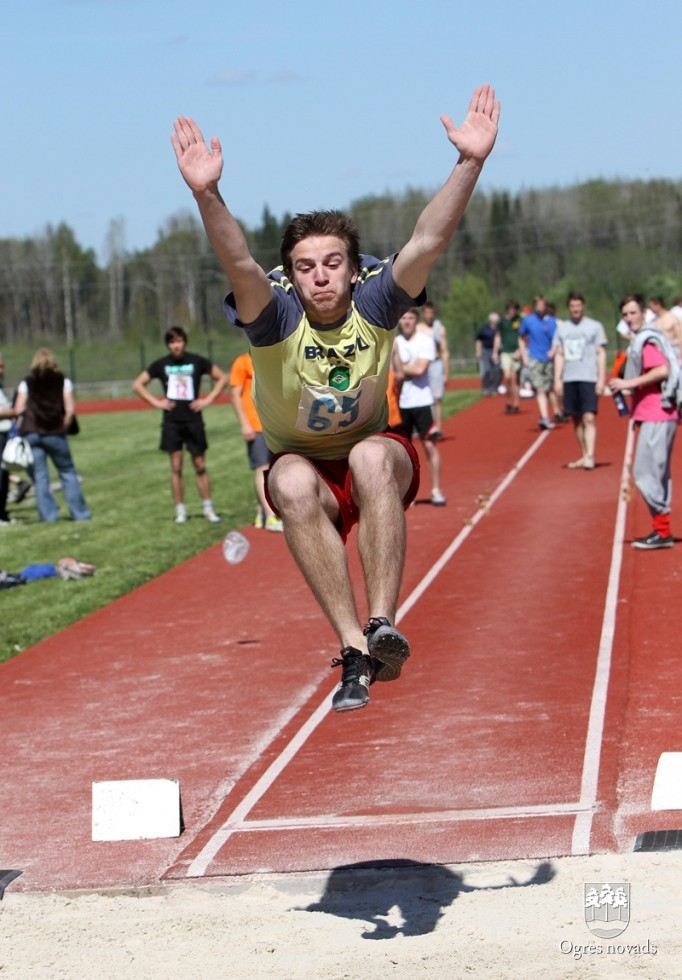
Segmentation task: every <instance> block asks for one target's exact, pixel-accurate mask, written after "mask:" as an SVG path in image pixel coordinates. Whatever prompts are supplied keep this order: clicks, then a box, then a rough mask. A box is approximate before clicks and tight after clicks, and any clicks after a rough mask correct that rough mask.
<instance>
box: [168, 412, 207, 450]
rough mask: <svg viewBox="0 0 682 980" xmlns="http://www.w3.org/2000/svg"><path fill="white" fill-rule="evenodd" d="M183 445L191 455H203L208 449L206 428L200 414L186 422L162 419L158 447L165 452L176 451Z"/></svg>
mask: <svg viewBox="0 0 682 980" xmlns="http://www.w3.org/2000/svg"><path fill="white" fill-rule="evenodd" d="M183 446H186V447H187V452H188V453H189V454H190V455H191V456H203V455H204V453H205V452H206V450H207V449H208V442H207V440H206V430H205V429H204V423H203V420H202V418H201V416H200V415H197V417H196V418H195V419H188V421H186V422H174V421H171V420H170V419H164V420H163V422H162V423H161V443H160V445H159V449H162V450H163V451H164V452H165V453H177V452H178V451H179V450H180V449H182V448H183Z"/></svg>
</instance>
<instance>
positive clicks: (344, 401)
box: [296, 376, 379, 436]
mask: <svg viewBox="0 0 682 980" xmlns="http://www.w3.org/2000/svg"><path fill="white" fill-rule="evenodd" d="M378 381H379V378H378V377H377V376H375V377H373V378H364V379H363V380H362V381H361V383H360V385H359V386H358V387H357V388H351V389H349V390H348V391H337V390H336V389H335V388H329V387H326V386H325V387H319V388H317V387H314V386H313V385H303V389H302V391H301V399H300V401H299V403H298V414H297V416H296V428H297V429H299V430H301V431H303V432H316V433H317V434H318V435H325V436H328V435H329V436H331V435H334V434H335V433H337V432H344V431H348V430H350V429H356V428H357V427H358V426H360V425H363V424H364V423H365V422H367V420H368V419H370V418H371V417H372V413H373V411H374V396H375V392H376V386H377V383H378Z"/></svg>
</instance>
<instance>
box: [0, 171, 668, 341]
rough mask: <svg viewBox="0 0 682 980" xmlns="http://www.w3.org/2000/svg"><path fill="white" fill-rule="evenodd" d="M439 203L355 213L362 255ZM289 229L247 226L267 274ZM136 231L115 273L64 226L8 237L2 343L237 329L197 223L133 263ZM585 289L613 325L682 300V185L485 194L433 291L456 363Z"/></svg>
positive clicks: (114, 249)
mask: <svg viewBox="0 0 682 980" xmlns="http://www.w3.org/2000/svg"><path fill="white" fill-rule="evenodd" d="M432 194H433V189H429V190H422V189H416V188H408V189H407V190H405V191H404V192H403V193H402V194H388V193H387V194H383V195H372V196H368V197H365V198H360V199H359V200H356V201H354V202H353V203H351V205H350V206H349V208H348V211H349V213H350V214H351V216H352V217H353V219H354V220H355V222H356V224H357V225H358V228H359V230H360V236H361V242H362V249H363V251H364V252H366V253H369V254H374V255H378V256H382V257H383V256H384V255H389V254H391V253H392V252H395V251H398V250H399V249H400V248H401V246H402V245H403V244H404V242H405V241H407V239H408V238H409V236H410V235H411V233H412V229H413V228H414V224H415V221H416V220H417V217H418V216H419V214H420V212H421V210H422V209H423V207H424V205H425V204H426V203H427V202H428V201H429V200H430V198H431V196H432ZM289 218H290V216H289V215H288V214H285V215H283V216H282V218H281V219H278V218H277V217H276V216H275V215H273V214H272V212H271V211H270V209H269V208H268V206H267V205H265V206H264V208H263V214H262V219H261V223H260V225H259V226H258V227H257V228H251V229H250V228H244V232H245V234H246V237H247V240H248V242H249V245H250V247H251V249H252V251H253V254H254V255H255V257H256V259H257V260H258V261H259V262H260V263H261V264H262V265H263V267H264V268H266V269H270V268H273V267H274V266H276V265H277V264H278V263H279V242H280V238H281V234H282V231H283V228H284V227H285V225H286V224H287V222H288V221H289ZM124 232H125V229H124V228H123V226H122V222H119V221H115V220H114V221H112V223H111V227H110V232H109V235H108V237H107V243H108V248H107V253H108V254H107V256H106V265H105V267H104V268H100V267H99V266H98V265H97V262H96V260H95V256H94V253H93V251H92V250H91V249H85V248H83V247H81V245H79V243H78V242H77V241H76V239H75V236H74V233H73V231H72V230H71V229H70V228H69V227H68V225H66V224H64V223H62V224H60V225H59V226H58V227H57V228H52V227H49V226H48V227H47V228H46V229H45V232H44V233H43V234H42V235H39V236H35V237H33V238H28V239H24V240H19V239H0V344H10V343H27V344H34V345H37V343H38V342H41V341H43V340H45V341H46V342H50V343H52V344H57V343H59V344H64V345H66V346H67V347H70V346H74V345H78V344H79V343H89V342H91V341H95V340H102V341H105V340H106V341H109V342H112V341H114V342H118V341H123V340H126V339H128V340H129V339H135V340H139V341H152V342H158V340H159V338H160V337H161V335H162V333H163V331H164V330H165V329H166V327H167V326H169V325H170V324H171V323H176V322H178V323H182V324H184V325H185V326H187V327H189V328H190V329H193V330H199V331H200V332H201V333H203V334H204V335H205V336H206V337H207V338H209V339H210V338H214V337H219V336H224V335H225V334H226V332H227V331H229V327H227V326H226V324H225V321H224V319H223V316H222V300H223V296H224V294H225V292H226V290H227V289H228V288H229V283H228V282H227V280H226V279H225V276H224V274H223V273H222V270H221V269H220V267H219V265H218V262H217V260H216V258H215V256H214V254H213V252H212V250H211V248H210V247H209V245H208V242H207V239H206V236H205V234H204V231H203V228H202V226H201V223H200V221H199V219H198V217H197V215H196V213H195V212H194V211H189V210H188V211H186V212H181V213H179V214H176V215H174V216H172V217H171V218H169V219H168V221H167V222H166V225H165V226H164V227H163V228H162V229H160V230H159V233H158V237H157V241H156V242H155V243H154V245H153V246H152V247H151V248H149V249H146V250H143V251H140V252H135V253H133V254H129V253H128V252H126V250H125V244H124ZM573 289H577V290H579V291H580V292H582V293H584V295H585V296H586V298H587V301H588V308H589V312H590V313H591V315H593V316H597V317H598V318H599V319H601V320H602V321H603V322H604V323H605V324H606V325H607V327H608V326H609V325H610V324H613V323H615V321H616V320H617V306H618V301H619V299H620V297H621V296H622V295H623V294H625V293H630V292H635V291H636V292H643V293H645V294H648V295H652V294H654V293H655V294H659V295H662V296H663V297H664V300H665V301H666V302H667V303H670V302H671V301H672V300H673V299H674V298H675V297H677V296H679V295H680V294H682V182H677V183H675V182H671V181H663V180H651V181H633V182H627V183H625V182H619V181H611V182H609V181H605V180H594V181H589V182H587V183H584V184H581V185H576V186H574V187H568V188H550V189H546V190H542V191H539V190H533V189H529V190H523V191H522V192H520V193H518V194H516V195H512V194H510V193H508V192H506V191H494V192H492V193H491V194H484V193H482V192H480V191H477V192H476V193H475V194H474V196H473V197H472V199H471V201H470V202H469V206H468V208H467V211H466V214H465V216H464V218H463V220H462V221H461V223H460V226H459V228H458V229H457V231H456V232H455V234H454V236H453V239H452V241H451V242H450V244H449V246H448V248H447V249H446V251H445V252H444V254H443V255H442V256H441V258H440V260H439V261H438V263H437V264H436V266H435V268H434V270H433V274H432V277H431V281H430V282H429V285H428V293H429V296H430V298H431V299H432V300H433V301H434V302H435V303H436V305H437V306H438V307H439V309H440V313H441V318H442V319H443V321H444V322H445V323H446V325H447V326H448V327H449V330H450V333H451V342H452V344H453V353H455V356H458V355H457V351H461V352H462V356H469V353H470V349H471V345H472V339H471V338H472V333H471V331H473V330H474V327H477V326H478V325H480V322H482V321H483V320H484V319H485V317H486V316H487V314H488V313H489V312H490V310H492V309H497V310H498V312H499V311H501V310H502V308H503V307H504V303H505V300H506V299H507V298H510V297H513V298H516V299H518V300H519V302H521V304H522V305H525V304H529V303H530V302H531V301H532V297H533V296H534V295H535V294H536V293H543V294H544V295H546V296H547V297H548V298H549V299H550V300H551V301H553V302H554V303H556V305H557V309H558V311H559V314H560V315H561V314H562V313H564V312H565V305H564V304H565V299H566V294H567V293H568V292H569V291H570V290H573ZM465 352H466V354H465Z"/></svg>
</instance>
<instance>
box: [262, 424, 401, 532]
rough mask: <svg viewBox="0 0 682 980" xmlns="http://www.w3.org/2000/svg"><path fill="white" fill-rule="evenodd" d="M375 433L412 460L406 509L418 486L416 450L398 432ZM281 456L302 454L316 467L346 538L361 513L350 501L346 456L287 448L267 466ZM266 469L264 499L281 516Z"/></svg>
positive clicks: (351, 499) (352, 501)
mask: <svg viewBox="0 0 682 980" xmlns="http://www.w3.org/2000/svg"><path fill="white" fill-rule="evenodd" d="M375 435H377V436H381V437H383V438H384V439H395V441H396V442H399V443H400V445H401V446H404V447H405V450H406V452H407V455H408V456H409V457H410V462H411V463H412V482H411V483H410V486H409V487H408V490H407V493H406V494H405V496H404V497H403V507H404V508H405V510H407V508H408V507H409V506H410V504H411V503H412V501H413V500H414V498H415V497H416V496H417V491H418V489H419V457H418V456H417V450H416V449H415V448H414V446H413V445H412V443H411V442H410V440H409V439H406V438H405V436H401V435H399V434H398V433H397V432H376V433H375ZM280 456H302V457H303V459H307V460H308V462H309V463H310V465H311V466H313V467H314V468H315V470H316V471H317V473H318V474H319V476H320V477H321V478H322V480H323V481H324V482H325V483H326V484H327V486H328V487H329V489H330V490H331V492H332V493H333V494H334V498H335V500H336V502H337V504H338V505H339V516H338V519H337V521H336V529H337V531H338V532H339V534H340V535H341V538H342V539H343V540H344V541H345V540H346V538H347V537H348V533H349V531H350V529H351V528H352V527H353V525H354V524H357V522H358V518H359V516H360V512H359V510H358V508H357V506H356V504H355V501H354V500H353V495H352V492H351V485H350V480H351V478H350V470H349V469H348V459H311V457H310V456H305V455H304V454H303V453H295V452H292V453H290V452H287V451H286V450H285V451H284V452H282V453H276V454H275V455H274V456H273V457H272V459H271V460H270V466H272V465H273V464H274V463H275V461H276V460H278V459H279V458H280ZM269 472H270V471H269V470H266V471H265V498H266V500H267V502H268V503H269V504H270V506H271V507H272V509H273V511H274V512H275V513H276V514H277V516H278V517H280V514H279V512H278V511H277V508H276V507H275V506H274V504H273V502H272V499H271V497H270V493H269V491H268V474H269Z"/></svg>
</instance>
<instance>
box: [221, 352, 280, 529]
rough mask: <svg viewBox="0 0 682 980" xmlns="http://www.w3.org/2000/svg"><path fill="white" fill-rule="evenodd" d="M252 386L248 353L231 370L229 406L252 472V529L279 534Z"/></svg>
mask: <svg viewBox="0 0 682 980" xmlns="http://www.w3.org/2000/svg"><path fill="white" fill-rule="evenodd" d="M252 384H253V361H252V360H251V355H250V354H249V352H248V351H247V352H246V353H245V354H240V355H239V357H237V358H236V359H235V361H234V362H233V364H232V367H231V368H230V391H231V395H232V407H233V409H234V411H235V415H236V416H237V419H238V420H239V427H240V429H241V433H242V437H243V439H244V442H245V443H246V453H247V456H248V459H249V467H250V468H251V469H252V470H253V474H254V483H255V487H256V497H257V499H258V512H257V514H256V521H255V526H256V527H258V528H263V527H264V528H265V530H266V531H281V530H283V528H282V522H281V521H280V519H279V517H277V515H276V514H275V513H274V511H273V509H272V507H271V506H270V504H269V503H268V501H267V499H266V497H265V471H266V470H267V468H268V466H269V465H270V460H271V459H272V453H271V452H270V450H269V449H268V447H267V443H266V442H265V437H264V435H263V426H262V425H261V423H260V419H259V418H258V412H257V411H256V406H255V405H254V403H253V396H252V394H251V387H252Z"/></svg>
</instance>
